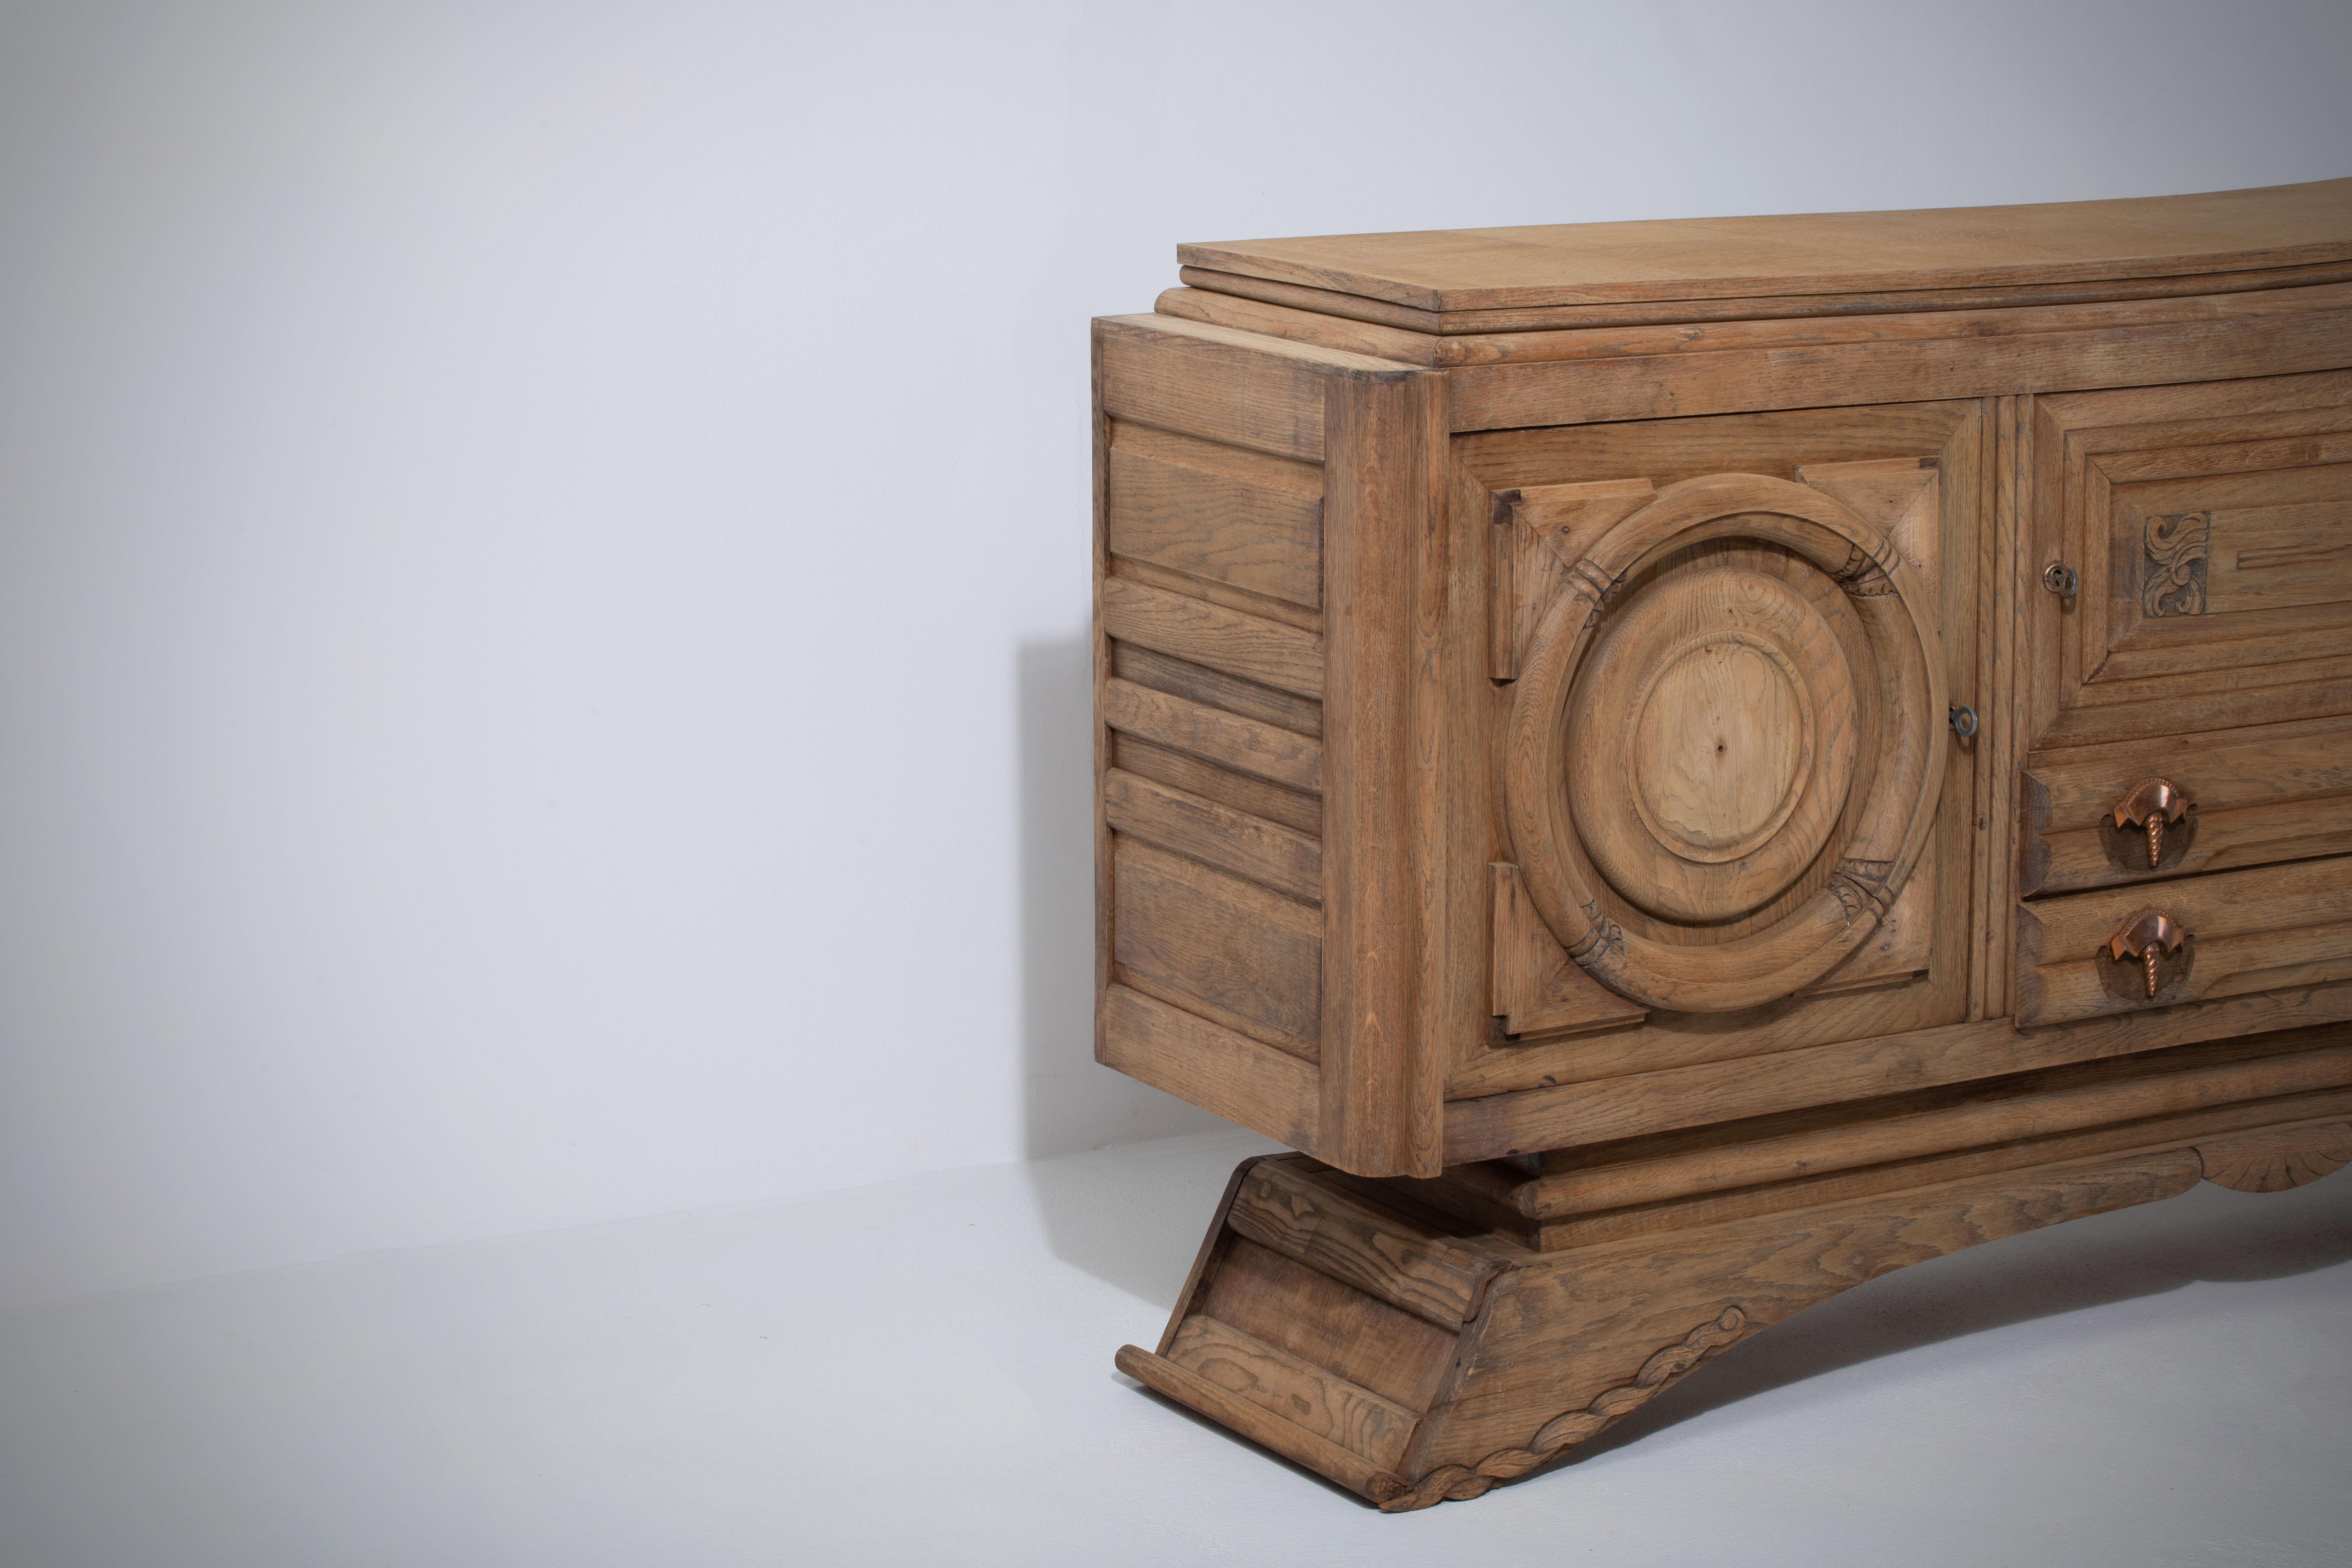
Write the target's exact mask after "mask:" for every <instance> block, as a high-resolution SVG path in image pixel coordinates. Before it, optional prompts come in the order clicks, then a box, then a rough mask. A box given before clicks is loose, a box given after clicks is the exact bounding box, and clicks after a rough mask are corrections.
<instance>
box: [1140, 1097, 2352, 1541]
mask: <svg viewBox="0 0 2352 1568" xmlns="http://www.w3.org/2000/svg"><path fill="white" fill-rule="evenodd" d="M2345 1163H2352V1125H2345V1124H2341V1123H2338V1124H2335V1125H2331V1126H2323V1127H2311V1126H2305V1127H2298V1128H2293V1129H2288V1130H2284V1131H2267V1132H2262V1133H2256V1134H2250V1135H2242V1136H2232V1137H2231V1138H2228V1139H2223V1140H2216V1141H2211V1142H2209V1143H2208V1144H2206V1145H2204V1146H2201V1147H2188V1148H2178V1149H2172V1150H2168V1151H2162V1152H2153V1153H2138V1154H2134V1155H2131V1156H2129V1157H2126V1158H2108V1159H2100V1160H2090V1161H2082V1162H2076V1163H2066V1164H2057V1165H2049V1166H2043V1167H2040V1168H2037V1169H2032V1170H2023V1171H2010V1172H2005V1173H2000V1174H1999V1175H1996V1176H1990V1177H1984V1178H1979V1179H1976V1180H1971V1181H1962V1182H1953V1183H1948V1184H1942V1185H1937V1186H1931V1187H1920V1188H1915V1189H1911V1190H1908V1191H1904V1192H1898V1193H1890V1194H1882V1195H1878V1196H1874V1197H1870V1198H1864V1199H1861V1200H1857V1201H1853V1202H1849V1203H1842V1204H1835V1205H1826V1206H1822V1207H1818V1208H1813V1209H1807V1210H1799V1211H1793V1212H1781V1213H1776V1214H1769V1215H1759V1216H1757V1217H1754V1218H1749V1219H1743V1220H1735V1221H1731V1222H1728V1223H1725V1224H1719V1225H1713V1226H1701V1227H1696V1228H1693V1229H1687V1230H1681V1231H1674V1232H1668V1233H1666V1234H1664V1235H1660V1236H1653V1237H1640V1238H1636V1239H1633V1240H1627V1241H1619V1242H1610V1243H1604V1244H1601V1245H1595V1246H1586V1247H1570V1248H1566V1249H1562V1250H1557V1251H1550V1252H1540V1251H1536V1250H1533V1249H1532V1248H1529V1247H1526V1246H1523V1245H1521V1244H1520V1243H1519V1242H1517V1241H1516V1240H1513V1239H1511V1238H1510V1237H1506V1236H1504V1235H1501V1234H1499V1233H1496V1232H1493V1231H1487V1230H1482V1229H1479V1228H1477V1227H1476V1226H1474V1225H1472V1224H1471V1223H1469V1222H1466V1221H1464V1220H1461V1219H1458V1218H1456V1217H1454V1216H1452V1215H1446V1214H1444V1213H1441V1212H1439V1211H1437V1210H1434V1209H1431V1208H1428V1207H1425V1206H1423V1205H1422V1204H1421V1203H1419V1202H1418V1201H1417V1200H1416V1199H1415V1198H1413V1197H1412V1196H1408V1195H1407V1194H1405V1193H1403V1192H1402V1191H1401V1190H1400V1189H1398V1188H1397V1187H1396V1186H1394V1185H1391V1184H1387V1183H1382V1182H1378V1181H1370V1180H1366V1179H1363V1178H1359V1177H1354V1176H1349V1175H1346V1174H1344V1173H1340V1172H1338V1171H1335V1170H1332V1169H1330V1168H1329V1167H1328V1166H1325V1165H1322V1164H1319V1163H1317V1162H1316V1161H1313V1160H1311V1159H1308V1158H1307V1156H1305V1155H1300V1154H1289V1155H1279V1156H1275V1157H1271V1158H1265V1159H1258V1160H1252V1161H1249V1162H1246V1163H1244V1164H1243V1165H1242V1167H1241V1168H1240V1169H1239V1170H1238V1171H1236V1172H1235V1173H1234V1180H1233V1183H1232V1184H1231V1185H1230V1186H1229V1187H1228V1188H1227V1191H1226V1194H1225V1198H1224V1202H1223V1205H1222V1206H1221V1208H1220V1210H1219V1212H1218V1215H1217V1218H1216V1222H1215V1223H1214V1224H1213V1226H1211V1227H1210V1231H1209V1236H1208V1239H1207V1240H1206V1242H1205V1243H1204V1244H1203V1246H1202V1250H1201V1256H1200V1258H1199V1260H1198V1261H1197V1262H1196V1263H1195V1265H1194V1267H1193V1271H1192V1279H1190V1280H1189V1281H1188V1282H1187V1284H1186V1286H1185V1289H1184V1291H1183V1294H1182V1295H1181V1297H1180V1298H1179V1300H1178V1301H1177V1304H1176V1309H1175V1311H1174V1312H1173V1313H1172V1314H1171V1317H1170V1319H1169V1322H1168V1329H1167V1331H1166V1333H1164V1334H1163V1335H1162V1336H1161V1337H1160V1345H1159V1348H1158V1350H1157V1351H1156V1352H1146V1351H1144V1350H1141V1349H1139V1348H1138V1347H1136V1346H1134V1345H1128V1346H1125V1347H1123V1348H1122V1349H1121V1350H1120V1351H1119V1352H1118V1366H1119V1369H1120V1370H1121V1371H1123V1372H1125V1373H1128V1374H1129V1376H1132V1377H1134V1378H1136V1379H1138V1380H1139V1381H1140V1382H1142V1383H1144V1384H1148V1385H1150V1387H1152V1388H1154V1389H1156V1390H1158V1391H1159V1392H1160V1393H1161V1394H1166V1395H1167V1396H1168V1397H1170V1398H1171V1399H1174V1400H1176V1401H1178V1402H1180V1403H1181V1404H1183V1405H1189V1406H1190V1407H1192V1409H1193V1410H1195V1411H1198V1412H1199V1413H1200V1414H1202V1415H1206V1416H1208V1417H1210V1418H1211V1419H1213V1420H1215V1421H1218V1422H1220V1423H1222V1424H1223V1425H1224V1426H1228V1427H1230V1428H1232V1429H1233V1430H1234V1431H1235V1432H1238V1433H1240V1434H1242V1435H1243V1436H1246V1437H1250V1438H1252V1439H1255V1441H1257V1442H1259V1443H1262V1444H1264V1445H1265V1447H1269V1448H1272V1449H1274V1450H1275V1451H1276V1453H1279V1454H1282V1455H1283V1456H1285V1457H1286V1458H1290V1459H1293V1460H1295V1461H1297V1463H1299V1464H1302V1465H1305V1466H1306V1467H1307V1468H1309V1469H1312V1470H1314V1471H1316V1472H1317V1473H1318V1474H1320V1475H1323V1476H1326V1477H1328V1478H1329V1479H1332V1480H1334V1481H1336V1482H1338V1483H1339V1485H1341V1486H1344V1487H1347V1488H1349V1489H1350V1490H1353V1491H1355V1492H1357V1493H1359V1494H1360V1495H1361V1496H1363V1497H1365V1498H1367V1499H1369V1500H1371V1501H1373V1502H1375V1503H1377V1504H1379V1505H1380V1507H1381V1509H1382V1510H1386V1511H1388V1512H1392V1513H1393V1512H1403V1511H1407V1510H1413V1509H1421V1508H1427V1507H1429V1506H1430V1505H1431V1504H1433V1503H1436V1502H1440V1501H1447V1500H1454V1501H1459V1500H1466V1499H1469V1498H1475V1497H1477V1496H1480V1495H1481V1494H1483V1493H1485V1492H1486V1491H1487V1490H1488V1489H1491V1488H1492V1487H1494V1486H1495V1485H1496V1483H1497V1482H1501V1481H1508V1480H1514V1479H1517V1478H1519V1477H1521V1476H1524V1475H1526V1474H1527V1473H1528V1472H1529V1471H1531V1470H1533V1469H1535V1468H1538V1467H1539V1466H1541V1465H1543V1464H1545V1463H1547V1462H1548V1461H1549V1460H1551V1459H1553V1458H1556V1457H1558V1456H1559V1455H1560V1454H1561V1453H1563V1452H1564V1451H1565V1450H1567V1449H1568V1448H1570V1447H1573V1446H1574V1445H1576V1444H1578V1443H1580V1442H1583V1441H1584V1440H1585V1439H1586V1438H1588V1437H1591V1436H1593V1435H1594V1434H1596V1433H1598V1432H1600V1431H1601V1430H1602V1429H1603V1428H1605V1427H1606V1426H1609V1425H1610V1424H1611V1423H1612V1422H1613V1421H1615V1420H1617V1419H1618V1418H1619V1417H1620V1416H1622V1415H1628V1414H1630V1413H1632V1412H1633V1411H1634V1410H1637V1409H1639V1408H1640V1407H1641V1406H1642V1405H1644V1404H1646V1403H1647V1402H1648V1401H1649V1400H1650V1399H1651V1398H1652V1397H1654V1395H1656V1394H1658V1393H1660V1392H1661V1391H1663V1390H1664V1389H1665V1388H1667V1387H1669V1386H1671V1385H1672V1384H1674V1383H1675V1381H1676V1380H1678V1379H1680V1378H1682V1377H1683V1376H1685V1375H1686V1374H1687V1373H1690V1372H1691V1371H1692V1370H1693V1369H1695V1368H1696V1367H1697V1366H1699V1365H1700V1364H1701V1363H1705V1362H1706V1361H1707V1360H1709V1359H1711V1358H1713V1357H1714V1356H1717V1355H1719V1354H1721V1353H1722V1352H1724V1351H1726V1350H1728V1349H1729V1348H1731V1347H1732V1346H1733V1345H1736V1344H1738V1342H1740V1341H1742V1340H1744V1339H1746V1338H1748V1336H1749V1335H1751V1334H1754V1333H1756V1332H1758V1331H1760V1330H1762V1329H1765V1328H1769V1326H1770V1325H1772V1324H1774V1323H1777V1322H1779V1321H1780V1320H1782V1319H1783V1318H1786V1317H1788V1316H1790V1314H1791V1313H1794V1312H1798V1311H1801V1310H1803V1309H1805V1308H1807V1307H1810V1306H1811V1305H1813V1304H1814V1303H1815V1302H1817V1301H1822V1300H1827V1299H1828V1298H1829V1297H1831V1296H1833V1295H1836V1294H1837V1293H1838V1292H1839V1291H1841V1290H1843V1289H1848V1288H1849V1287H1851V1286H1854V1285H1858V1284H1861V1283H1862V1282H1863V1281H1864V1280H1866V1279H1874V1278H1876V1277H1877V1276H1879V1275H1881V1274H1885V1273H1888V1272H1890V1271H1892V1270H1894V1269H1896V1268H1902V1267H1904V1266H1905V1265H1906V1264H1910V1263H1917V1262H1921V1261H1924V1260H1925V1259H1927V1258H1939V1257H1942V1256H1943V1255H1944V1254H1946V1253H1949V1252H1957V1251H1958V1250H1959V1249H1960V1248H1962V1247H1973V1246H1975V1245H1976V1244H1978V1243H1979V1242H1984V1241H1996V1240H1999V1239H2000V1238H2001V1237H2009V1236H2015V1235H2018V1234H2020V1233H2021V1232H2024V1231H2028V1230H2034V1229H2038V1228H2040V1227H2041V1226H2047V1225H2055V1224H2058V1223H2059V1222H2061V1221H2063V1220H2069V1219H2079V1218H2082V1217H2084V1215H2094V1214H2100V1213H2104V1212H2105V1211H2106V1210H2109V1209H2116V1208H2123V1207H2126V1206H2127V1205H2133V1204H2140V1203H2147V1202H2150V1201H2153V1200H2154V1199H2157V1198H2163V1197H2170V1196H2173V1195H2175V1194H2179V1193H2183V1192H2186V1191H2188V1190H2189V1188H2190V1187H2192V1186H2194V1185H2195V1184H2197V1183H2198V1182H2199V1181H2200V1180H2204V1179H2210V1180H2213V1181H2216V1182H2220V1183H2221V1184H2224V1185H2229V1186H2233V1187H2238V1188H2241V1189H2242V1190H2246V1191H2256V1192H2270V1191H2277V1190H2281V1189H2282V1188H2284V1187H2286V1186H2291V1185H2294V1184H2299V1183H2300V1182H2304V1181H2309V1180H2311V1179H2313V1178H2314V1177H2315V1176H2317V1175H2320V1174H2324V1173H2326V1172H2328V1171H2332V1170H2334V1169H2336V1168H2338V1167H2340V1166H2342V1165H2343V1164H2345Z"/></svg>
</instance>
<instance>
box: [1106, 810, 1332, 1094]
mask: <svg viewBox="0 0 2352 1568" xmlns="http://www.w3.org/2000/svg"><path fill="white" fill-rule="evenodd" d="M1111 882H1112V909H1111V956H1112V959H1113V960H1114V962H1115V963H1117V964H1118V970H1119V972H1120V973H1121V974H1122V975H1126V976H1132V977H1134V978H1135V979H1136V980H1138V981H1149V982H1150V983H1151V984H1153V986H1154V987H1155V988H1156V989H1157V990H1159V991H1160V993H1161V994H1175V995H1178V996H1181V997H1183V998H1186V999H1187V1000H1192V1001H1198V1002H1202V1003H1204V1004H1207V1005H1212V1006H1214V1007H1215V1008H1217V1009H1219V1011H1220V1013H1221V1014H1222V1015H1223V1016H1226V1017H1229V1018H1232V1019H1234V1020H1238V1021H1240V1022H1242V1023H1243V1024H1244V1026H1247V1027H1249V1028H1250V1030H1251V1031H1252V1032H1253V1033H1254V1034H1256V1035H1257V1036H1258V1037H1261V1038H1263V1039H1265V1040H1266V1042H1267V1043H1269V1044H1273V1045H1279V1046H1281V1047H1283V1048H1285V1049H1286V1050H1289V1051H1292V1052H1294V1053H1296V1054H1298V1055H1302V1056H1307V1057H1313V1056H1314V1055H1315V1054H1316V1052H1317V1049H1318V1046H1317V1042H1318V1038H1319V1036H1320V1025H1319V1021H1318V1016H1319V1013H1320V997H1321V992H1320V979H1319V976H1320V973H1321V947H1322V931H1323V923H1322V921H1321V920H1320V919H1319V918H1318V916H1317V914H1316V912H1315V911H1314V910H1311V909H1309V908H1307V907H1306V906H1305V905H1303V904H1300V903H1298V902H1297V901H1296V900H1291V899H1286V898H1283V897H1281V896H1280V895H1278V894H1276V893H1274V892H1272V891H1270V890H1268V889H1265V888H1262V887H1259V886H1258V885H1256V884H1255V883H1252V882H1248V881H1244V880H1243V879H1241V878H1238V877H1234V876H1229V875H1227V874H1225V873H1224V872H1222V871H1218V870H1215V869H1213V868H1210V867H1207V866H1203V865H1201V864H1199V863H1198V862H1196V861H1192V860H1187V859H1184V858H1181V857H1180V856H1176V855H1171V854H1167V853H1165V852H1164V851H1161V850H1159V849H1154V848H1152V847H1150V846H1149V845H1146V844H1143V843H1140V842H1139V841H1137V840H1135V839H1132V838H1129V837H1127V836H1125V835H1124V834H1121V835H1119V836H1118V837H1117V838H1116V839H1115V840H1114V841H1113V846H1112V870H1111Z"/></svg>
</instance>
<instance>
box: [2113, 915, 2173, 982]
mask: <svg viewBox="0 0 2352 1568" xmlns="http://www.w3.org/2000/svg"><path fill="white" fill-rule="evenodd" d="M2188 940H2189V932H2188V931H2186V930H2184V929H2183V928H2182V927H2181V926H2180V924H2179V922H2178V921H2174V920H2173V919H2172V918H2171V917H2170V916H2169V915H2164V914H2158V912H2157V911H2156V910H2140V912H2139V913H2137V914H2136V915H2134V916H2133V917H2132V918H2131V919H2130V920H2129V921H2126V922H2125V924H2124V928H2123V929H2122V930H2121V931H2117V932H2116V934H2115V935H2113V936H2111V937H2109V938H2108V939H2107V952H2109V953H2110V954H2111V955H2113V956H2114V957H2116V958H2117V959H2125V958H2137V959H2138V960H2139V961H2140V966H2141V970H2142V972H2143V973H2145V974H2146V975H2147V994H2148V996H2149V998H2150V999H2151V1000H2152V999H2153V998H2154V997H2155V995H2156V965H2157V960H2158V958H2160V957H2162V956H2163V955H2164V954H2165V953H2168V952H2179V950H2180V944H2181V943H2182V942H2187V941H2188Z"/></svg>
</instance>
